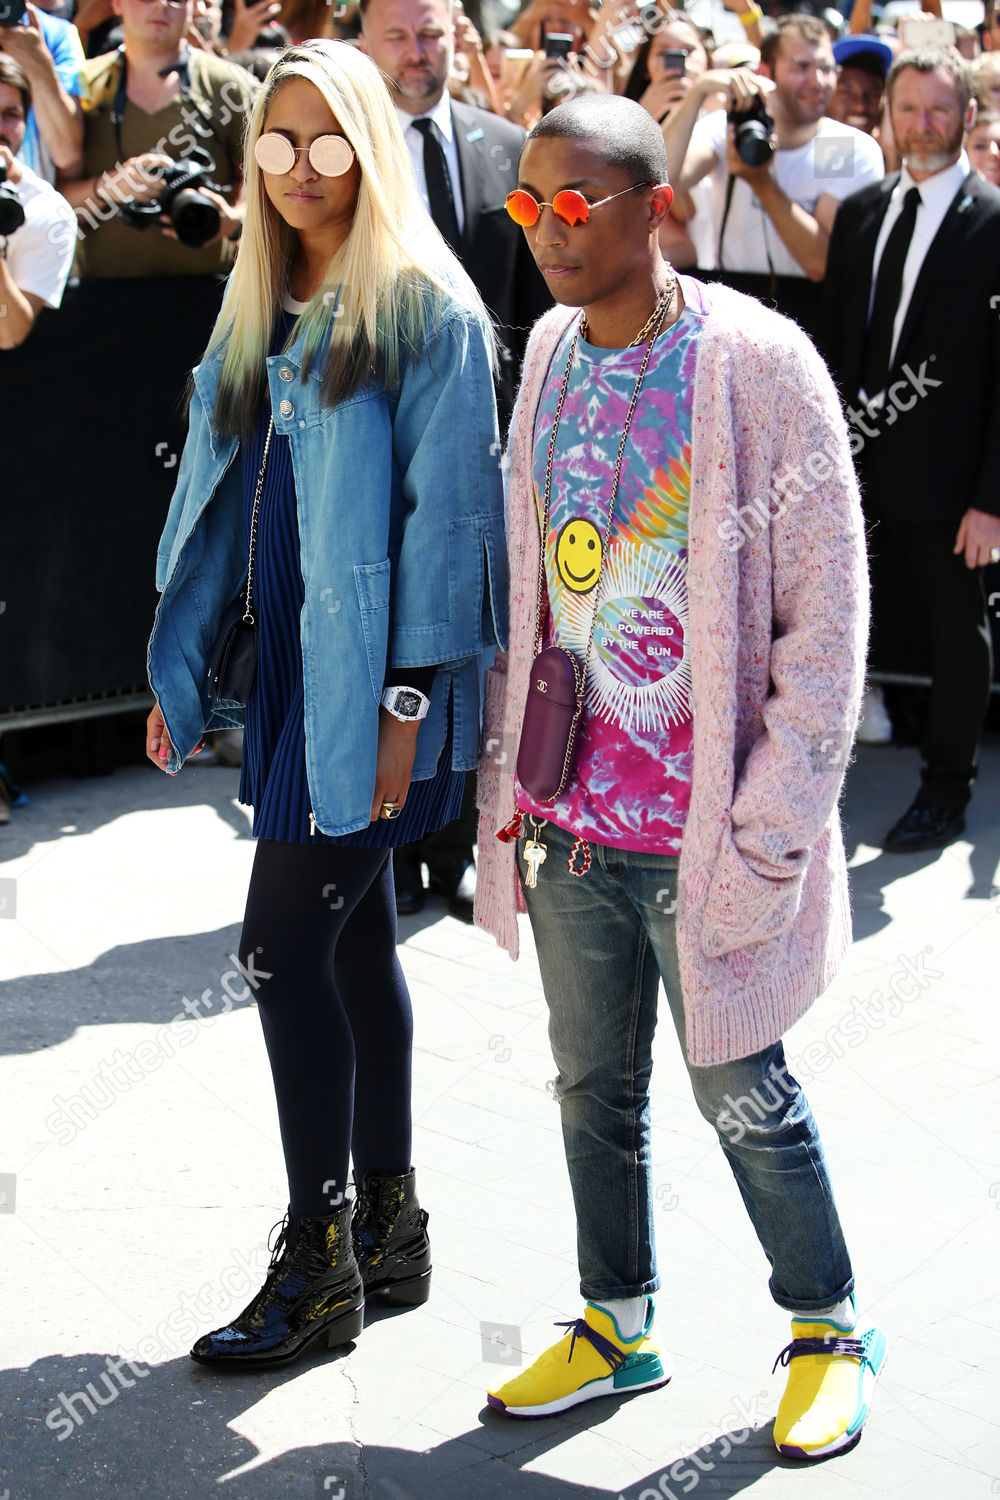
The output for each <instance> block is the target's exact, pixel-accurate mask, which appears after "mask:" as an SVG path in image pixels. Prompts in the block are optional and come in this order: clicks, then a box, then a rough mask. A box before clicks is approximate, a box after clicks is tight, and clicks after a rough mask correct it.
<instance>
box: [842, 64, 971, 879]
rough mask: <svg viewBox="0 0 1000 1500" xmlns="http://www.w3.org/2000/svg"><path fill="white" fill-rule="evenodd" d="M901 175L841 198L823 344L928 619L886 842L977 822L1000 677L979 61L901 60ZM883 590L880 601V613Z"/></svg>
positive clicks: (879, 514) (877, 570)
mask: <svg viewBox="0 0 1000 1500" xmlns="http://www.w3.org/2000/svg"><path fill="white" fill-rule="evenodd" d="M887 93H888V100H889V114H890V118H891V121H892V130H893V135H894V137H895V139H896V143H897V145H898V147H899V151H900V156H901V159H902V162H903V166H902V169H901V171H900V172H898V173H895V174H893V176H891V177H886V178H885V179H884V180H883V181H882V182H879V183H876V184H874V185H872V186H870V187H867V188H864V189H862V190H861V191H860V192H858V193H855V194H853V195H852V196H851V197H849V198H847V199H845V201H844V202H843V203H842V204H841V207H840V212H839V213H838V215H837V220H836V223H835V224H834V229H833V236H832V238H831V241H830V254H829V259H828V263H827V276H826V285H825V303H826V309H827V315H828V316H827V333H826V339H825V352H826V354H827V358H828V359H829V361H830V364H831V367H832V369H833V371H834V374H835V375H836V377H837V380H838V382H839V385H840V389H841V394H842V396H843V397H844V400H845V402H846V405H847V414H848V418H849V420H850V422H851V428H852V450H853V452H854V454H855V457H856V458H857V460H858V467H859V472H860V475H861V479H862V485H863V490H864V495H865V504H866V509H867V512H868V515H869V519H870V521H871V522H872V523H873V524H872V538H871V545H872V552H873V557H872V564H873V568H872V573H873V592H874V606H875V621H876V635H875V641H876V645H875V652H874V659H875V661H876V664H877V655H878V645H877V642H878V639H879V635H880V632H879V631H878V623H879V615H880V612H881V613H882V615H883V618H884V613H885V598H886V596H885V592H884V589H883V588H880V578H881V579H891V580H892V581H893V582H894V583H895V584H896V585H897V586H896V588H895V589H894V590H893V592H894V593H895V595H896V596H897V597H899V596H900V589H899V587H898V585H899V583H900V582H901V581H902V580H903V579H905V582H906V585H907V590H906V594H905V598H906V608H907V609H908V610H910V611H912V612H913V617H914V618H917V617H919V616H923V617H924V618H925V622H926V624H927V625H928V626H929V632H930V640H931V675H932V685H931V693H930V701H929V705H928V712H927V719H926V724H925V727H924V733H923V739H922V744H921V753H922V758H923V772H922V781H921V786H920V789H919V791H918V792H917V795H916V798H915V800H914V802H913V803H912V804H911V806H910V807H909V808H908V809H907V811H906V812H905V813H904V814H903V816H902V817H901V818H900V819H899V821H898V822H896V823H895V824H894V825H893V827H892V828H891V829H890V830H889V832H888V834H887V835H886V837H885V840H884V841H883V845H882V847H883V849H885V850H886V851H887V852H889V853H908V852H910V851H916V850H921V849H936V848H941V847H943V846H944V845H945V844H948V843H950V842H951V841H952V840H953V839H955V838H957V837H958V836H959V835H960V834H961V833H962V831H963V830H964V828H965V818H964V810H965V807H966V804H967V803H968V800H969V798H970V796H971V792H972V783H973V779H974V777H975V774H976V761H977V753H978V744H979V738H980V735H981V733H982V726H983V720H984V718H985V714H986V708H987V703H988V697H989V689H990V680H991V676H992V661H991V645H990V631H989V620H988V616H987V612H986V602H985V597H984V589H983V572H982V570H983V567H984V566H985V565H986V564H987V563H989V562H991V561H992V562H997V561H1000V191H998V190H997V189H996V188H995V187H993V186H992V184H990V183H988V182H985V181H983V179H982V178H980V177H979V176H978V175H977V174H976V173H975V172H972V171H970V170H969V162H968V159H967V157H966V155H965V153H964V151H963V149H962V139H963V134H964V131H965V130H967V129H968V128H969V126H970V125H971V123H972V121H973V119H974V118H975V108H976V106H975V101H974V99H973V98H972V90H971V78H970V73H969V67H968V64H967V63H966V62H965V61H964V59H962V58H961V57H960V56H959V55H958V53H957V52H955V51H954V50H953V49H952V48H926V49H921V50H919V51H911V52H904V53H902V54H900V56H899V57H897V59H896V61H895V62H894V63H893V65H892V68H891V69H890V71H889V76H888V81H887ZM880 605H881V611H880Z"/></svg>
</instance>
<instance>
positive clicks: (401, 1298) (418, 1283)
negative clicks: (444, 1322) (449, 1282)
mask: <svg viewBox="0 0 1000 1500" xmlns="http://www.w3.org/2000/svg"><path fill="white" fill-rule="evenodd" d="M354 1254H355V1255H356V1257H357V1261H358V1267H359V1269H360V1271H361V1277H362V1280H363V1281H364V1284H365V1296H366V1297H373V1296H375V1295H376V1294H378V1295H381V1296H382V1297H384V1298H385V1300H386V1301H387V1302H402V1303H409V1304H411V1305H416V1304H417V1303H419V1302H426V1301H427V1298H428V1297H429V1296H430V1294H431V1242H430V1240H429V1239H428V1238H427V1214H426V1212H425V1211H424V1209H422V1208H421V1207H420V1204H419V1203H418V1202H417V1187H416V1179H415V1175H414V1173H413V1172H407V1174H406V1176H405V1177H383V1175H382V1174H381V1172H366V1173H365V1175H364V1177H362V1179H361V1182H360V1183H359V1185H358V1196H357V1201H356V1203H355V1205H354Z"/></svg>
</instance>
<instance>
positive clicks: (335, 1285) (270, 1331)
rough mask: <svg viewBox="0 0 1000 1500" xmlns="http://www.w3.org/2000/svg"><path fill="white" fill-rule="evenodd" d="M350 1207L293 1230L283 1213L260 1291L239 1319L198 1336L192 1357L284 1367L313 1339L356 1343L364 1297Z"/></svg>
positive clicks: (213, 1362) (206, 1361)
mask: <svg viewBox="0 0 1000 1500" xmlns="http://www.w3.org/2000/svg"><path fill="white" fill-rule="evenodd" d="M352 1208H353V1205H352V1204H350V1203H347V1204H345V1205H344V1207H343V1208H340V1209H338V1210H337V1212H336V1213H335V1214H333V1215H332V1216H331V1217H330V1218H324V1219H300V1220H299V1221H298V1223H297V1224H295V1225H292V1224H291V1222H290V1216H289V1215H286V1217H285V1222H284V1223H283V1224H282V1226H281V1233H280V1235H279V1236H278V1243H277V1244H276V1245H275V1247H274V1253H273V1254H272V1256H271V1264H270V1267H269V1268H268V1272H267V1279H266V1280H265V1282H264V1285H263V1286H262V1287H261V1289H260V1291H259V1292H258V1293H257V1295H256V1297H255V1298H254V1299H253V1301H252V1302H251V1303H250V1305H249V1307H246V1308H244V1310H243V1311H242V1312H241V1313H240V1315H239V1317H238V1318H234V1319H233V1321H232V1322H231V1323H229V1324H228V1325H227V1326H226V1327H225V1328H217V1329H216V1330H215V1332H214V1333H206V1334H205V1335H204V1336H203V1337H202V1338H200V1339H199V1340H198V1342H197V1343H196V1344H195V1346H194V1348H193V1349H192V1350H191V1358H192V1359H195V1360H197V1361H198V1363H199V1364H202V1365H228V1366H230V1367H232V1368H236V1367H237V1366H240V1367H242V1368H244V1369H248V1368H251V1367H253V1368H254V1369H257V1368H259V1367H262V1366H268V1365H285V1364H288V1362H289V1361H290V1360H293V1359H296V1358H297V1357H298V1356H299V1355H300V1354H301V1353H302V1352H303V1350H304V1349H305V1348H306V1346H307V1345H308V1344H311V1343H312V1342H313V1340H314V1339H319V1340H320V1341H321V1342H322V1343H324V1344H326V1346H327V1347H328V1348H330V1349H333V1348H335V1347H336V1346H337V1345H338V1344H346V1343H348V1342H349V1341H350V1340H351V1339H356V1338H357V1336H358V1334H359V1333H360V1332H361V1329H362V1327H363V1326H364V1309H365V1294H364V1287H363V1284H362V1281H361V1274H360V1272H359V1270H358V1263H357V1261H356V1260H355V1258H354V1244H353V1239H352V1236H351V1211H352Z"/></svg>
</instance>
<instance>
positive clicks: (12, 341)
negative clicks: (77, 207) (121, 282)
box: [0, 53, 76, 349]
mask: <svg viewBox="0 0 1000 1500" xmlns="http://www.w3.org/2000/svg"><path fill="white" fill-rule="evenodd" d="M30 109H31V85H30V84H29V82H28V78H27V75H26V74H25V73H24V72H23V71H22V69H21V68H20V67H18V65H17V63H16V62H14V61H13V59H12V58H10V57H8V56H7V55H6V54H3V53H0V167H2V168H3V169H4V172H5V173H6V179H7V181H6V185H7V187H8V188H10V189H11V190H13V192H14V193H16V194H17V198H18V200H19V202H20V206H21V209H22V211H23V214H24V222H23V223H22V224H20V226H19V227H17V228H14V229H13V230H12V231H11V232H10V233H9V234H8V235H7V236H6V238H4V237H3V235H2V233H0V349H16V348H17V346H18V345H19V344H23V343H24V340H25V339H26V338H27V337H28V334H29V333H30V332H31V329H32V327H33V326H34V322H35V318H36V317H37V316H38V314H39V312H40V311H41V309H42V308H43V307H58V306H59V304H60V302H61V301H62V294H63V290H64V289H65V286H66V280H67V277H68V276H69V273H70V268H71V266H72V264H73V250H74V245H75V241H76V225H75V221H74V218H73V211H72V209H71V208H70V207H69V204H68V203H67V202H66V200H65V199H64V198H63V197H62V196H61V194H59V193H57V192H56V190H55V188H53V187H50V186H49V184H48V183H47V182H44V181H43V180H42V178H41V177H39V176H38V175H37V174H36V173H35V172H33V171H32V170H31V168H30V167H29V166H26V165H25V163H24V162H23V161H20V160H19V159H18V152H19V150H20V149H21V145H22V143H23V141H24V133H25V129H26V126H27V120H28V114H29V111H30ZM3 207H4V210H5V211H6V213H7V214H9V215H12V216H13V217H15V218H16V217H17V213H16V209H14V207H13V205H11V204H10V203H6V204H4V205H3Z"/></svg>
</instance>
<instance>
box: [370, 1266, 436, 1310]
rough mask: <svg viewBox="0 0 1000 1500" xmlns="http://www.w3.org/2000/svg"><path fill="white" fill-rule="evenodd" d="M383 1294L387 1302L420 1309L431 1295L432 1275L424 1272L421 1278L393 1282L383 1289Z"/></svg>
mask: <svg viewBox="0 0 1000 1500" xmlns="http://www.w3.org/2000/svg"><path fill="white" fill-rule="evenodd" d="M381 1292H382V1296H383V1297H384V1298H385V1300H386V1302H396V1303H400V1304H402V1305H403V1306H405V1307H418V1306H419V1305H420V1303H421V1302H426V1301H427V1299H428V1297H429V1296H430V1294H431V1273H430V1271H424V1272H423V1273H422V1274H421V1275H420V1276H411V1277H410V1279H409V1280H408V1281H391V1282H390V1283H389V1285H388V1286H384V1287H382V1288H381Z"/></svg>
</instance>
